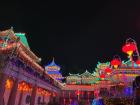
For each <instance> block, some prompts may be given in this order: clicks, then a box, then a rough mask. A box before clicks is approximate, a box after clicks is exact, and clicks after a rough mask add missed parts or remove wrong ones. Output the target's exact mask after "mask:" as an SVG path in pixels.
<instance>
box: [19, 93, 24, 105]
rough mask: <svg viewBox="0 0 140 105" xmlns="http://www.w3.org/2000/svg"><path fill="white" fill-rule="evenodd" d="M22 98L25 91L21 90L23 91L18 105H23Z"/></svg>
mask: <svg viewBox="0 0 140 105" xmlns="http://www.w3.org/2000/svg"><path fill="white" fill-rule="evenodd" d="M22 98H23V91H21V93H20V98H19V102H18V105H22Z"/></svg>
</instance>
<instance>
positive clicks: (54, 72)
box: [45, 58, 63, 80]
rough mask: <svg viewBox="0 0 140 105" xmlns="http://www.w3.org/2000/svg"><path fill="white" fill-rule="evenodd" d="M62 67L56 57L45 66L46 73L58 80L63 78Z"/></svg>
mask: <svg viewBox="0 0 140 105" xmlns="http://www.w3.org/2000/svg"><path fill="white" fill-rule="evenodd" d="M60 69H61V67H60V66H58V65H57V64H56V63H55V61H54V58H53V60H52V62H51V63H49V64H48V65H47V66H45V70H46V73H48V74H49V75H50V76H52V77H53V78H55V79H57V80H61V79H63V77H62V74H61V73H60Z"/></svg>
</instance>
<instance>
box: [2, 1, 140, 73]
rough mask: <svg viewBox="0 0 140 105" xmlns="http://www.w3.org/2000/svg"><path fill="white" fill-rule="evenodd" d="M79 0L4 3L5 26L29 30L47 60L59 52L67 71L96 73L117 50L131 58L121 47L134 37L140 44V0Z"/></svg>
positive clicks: (37, 51) (34, 46) (29, 36)
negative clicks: (90, 0) (98, 64)
mask: <svg viewBox="0 0 140 105" xmlns="http://www.w3.org/2000/svg"><path fill="white" fill-rule="evenodd" d="M75 1H76V0H75ZM75 1H71V0H66V1H60V0H57V1H52V0H50V1H49V2H46V1H45V2H43V1H40V2H39V1H38V2H36V1H32V2H31V1H30V2H29V0H28V1H27V2H26V1H19V2H12V3H1V4H0V14H1V15H0V30H4V29H8V28H10V27H11V26H13V27H14V31H15V32H25V33H26V34H27V35H26V36H27V39H28V41H29V45H30V48H31V50H32V51H33V52H34V53H35V54H36V55H37V56H39V57H41V58H42V63H41V65H42V66H44V65H45V64H48V63H49V62H50V61H51V60H52V58H53V57H55V61H56V63H57V64H58V65H60V66H61V67H62V70H61V72H62V73H63V75H67V74H68V73H69V72H70V73H83V72H84V71H85V70H86V69H87V70H89V71H91V72H92V71H93V70H94V68H95V67H96V64H97V62H98V61H100V62H106V61H110V60H111V59H112V58H113V56H114V55H116V54H117V55H120V57H121V58H122V59H127V57H126V55H125V54H124V53H123V52H122V51H121V47H122V45H123V44H124V43H125V40H126V39H127V38H129V37H131V38H133V39H135V40H136V41H137V44H138V47H139V48H140V2H134V1H133V0H116V1H114V0H110V1H107V0H102V1H101V0H92V2H88V1H86V0H85V1H84V2H78V1H77V2H75Z"/></svg>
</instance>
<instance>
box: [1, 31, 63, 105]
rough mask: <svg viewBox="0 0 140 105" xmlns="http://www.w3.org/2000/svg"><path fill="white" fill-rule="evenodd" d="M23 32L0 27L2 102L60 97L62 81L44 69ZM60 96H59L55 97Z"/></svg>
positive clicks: (28, 103) (25, 104) (21, 104)
mask: <svg viewBox="0 0 140 105" xmlns="http://www.w3.org/2000/svg"><path fill="white" fill-rule="evenodd" d="M40 61H41V59H40V58H39V57H37V56H36V55H35V54H34V53H33V52H32V51H31V49H30V47H29V45H28V41H27V39H26V36H25V34H24V33H14V31H13V29H12V28H11V29H8V30H5V31H0V96H1V98H0V105H41V104H47V103H48V102H50V101H51V100H52V101H54V100H58V101H59V99H57V98H58V97H60V94H61V86H63V85H62V84H61V83H60V82H58V81H57V80H55V79H54V78H52V77H51V76H50V75H48V74H47V73H44V68H43V67H41V66H40V64H39V62H40ZM56 96H57V98H56Z"/></svg>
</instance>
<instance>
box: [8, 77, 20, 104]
mask: <svg viewBox="0 0 140 105" xmlns="http://www.w3.org/2000/svg"><path fill="white" fill-rule="evenodd" d="M17 90H18V79H16V80H15V81H14V83H13V87H12V90H11V93H10V96H9V99H8V104H7V105H14V104H15V101H16V94H17Z"/></svg>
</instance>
